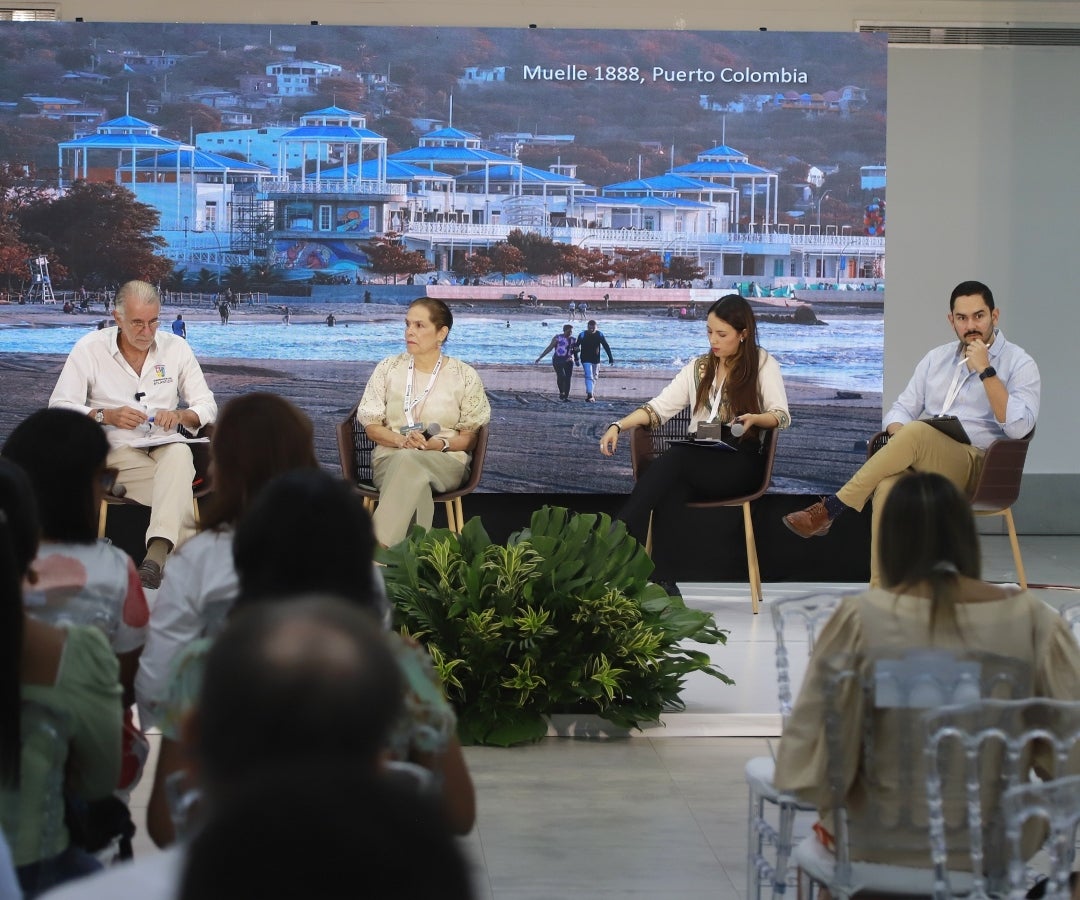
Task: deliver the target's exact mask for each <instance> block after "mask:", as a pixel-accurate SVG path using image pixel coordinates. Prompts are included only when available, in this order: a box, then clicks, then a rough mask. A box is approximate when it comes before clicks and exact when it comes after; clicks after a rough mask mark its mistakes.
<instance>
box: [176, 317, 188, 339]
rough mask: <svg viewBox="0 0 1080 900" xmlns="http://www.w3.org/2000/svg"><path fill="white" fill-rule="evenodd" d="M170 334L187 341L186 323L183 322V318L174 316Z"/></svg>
mask: <svg viewBox="0 0 1080 900" xmlns="http://www.w3.org/2000/svg"><path fill="white" fill-rule="evenodd" d="M172 333H173V334H175V335H176V336H177V337H181V338H183V339H184V340H187V323H186V322H185V321H184V317H183V316H182V315H181V314H180V313H177V314H176V318H175V319H173V323H172Z"/></svg>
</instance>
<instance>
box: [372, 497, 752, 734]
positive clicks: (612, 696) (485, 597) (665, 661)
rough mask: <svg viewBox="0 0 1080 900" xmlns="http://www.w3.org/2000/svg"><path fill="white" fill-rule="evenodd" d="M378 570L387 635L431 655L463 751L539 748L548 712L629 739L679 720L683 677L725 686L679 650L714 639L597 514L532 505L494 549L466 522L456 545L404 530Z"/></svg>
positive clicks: (703, 619) (689, 652)
mask: <svg viewBox="0 0 1080 900" xmlns="http://www.w3.org/2000/svg"><path fill="white" fill-rule="evenodd" d="M379 559H380V561H381V562H384V563H385V564H386V568H385V569H384V570H383V574H384V577H385V580H386V587H387V592H388V593H389V596H390V599H391V601H392V602H393V604H394V608H395V622H396V625H397V626H398V627H399V628H400V630H401V631H402V633H403V634H406V635H409V636H411V637H413V638H415V639H416V640H418V641H420V642H422V643H424V644H426V645H427V647H428V649H429V651H430V652H431V656H432V659H433V660H434V663H435V667H436V669H437V670H438V672H439V675H440V676H441V677H442V680H443V684H444V685H445V688H446V692H447V695H448V696H449V698H450V699H451V701H452V702H453V703H454V706H455V708H456V709H457V713H458V723H459V733H460V736H461V740H462V742H463V743H484V744H496V745H501V746H509V745H511V744H516V743H521V742H524V741H532V740H538V739H539V738H541V737H543V736H544V734H545V733H546V731H547V719H546V718H545V717H546V716H548V715H551V714H554V713H579V714H580V713H592V714H596V715H599V716H601V717H603V718H604V719H607V720H609V721H610V722H612V723H614V724H615V725H618V726H623V727H627V728H633V727H637V726H638V725H639V723H641V722H655V721H658V720H659V718H660V714H661V713H662V712H663V711H664V710H671V709H681V708H682V707H683V702H682V700H681V699H680V697H679V693H680V691H681V689H682V686H683V682H684V679H685V677H686V676H687V674H689V673H690V672H698V671H700V672H705V673H707V674H709V675H712V676H713V677H715V678H718V679H720V680H721V681H723V682H725V683H727V684H731V683H733V682H732V680H731V679H730V678H728V676H726V675H725V674H723V672H721V671H720V670H719V669H717V668H716V667H715V666H713V665H712V663H711V662H710V660H709V656H708V654H706V653H704V652H702V651H699V650H693V649H688V648H687V647H684V646H680V642H681V641H683V640H686V639H690V640H693V641H696V642H698V643H702V644H715V643H725V642H726V640H727V631H726V630H724V629H720V628H717V626H716V624H715V622H714V621H713V618H712V615H711V614H710V613H706V612H702V611H700V610H695V609H690V608H688V607H687V606H686V605H685V604H684V603H683V601H682V599H681V598H678V597H669V596H668V595H667V593H666V592H665V591H664V590H663V588H661V587H659V586H658V585H655V584H652V583H651V582H649V580H648V577H649V574H650V573H651V572H652V569H653V564H652V561H651V560H650V559H649V557H648V555H647V554H646V553H645V551H644V549H643V548H642V547H641V545H640V544H638V542H637V541H636V540H634V539H633V538H632V537H631V536H630V535H629V534H628V533H627V531H626V526H625V525H624V524H623V523H622V522H615V523H613V522H612V520H611V519H610V517H608V516H606V515H600V516H596V515H584V514H574V513H571V512H569V511H568V510H566V509H562V508H558V507H544V508H543V509H540V510H538V511H537V512H535V513H534V514H533V516H532V520H531V522H530V524H529V527H528V528H526V529H524V530H523V531H520V532H517V533H515V534H513V535H511V537H510V539H509V540H508V541H507V543H506V546H500V545H497V544H493V543H492V542H491V540H490V538H489V537H488V535H487V532H486V531H485V530H484V527H483V525H482V524H481V522H480V520H479V519H478V518H473V519H470V520H469V521H468V522H467V523H466V524H465V527H464V528H463V529H462V533H461V535H460V536H459V535H455V534H453V533H452V532H450V531H448V530H445V529H432V530H425V529H423V528H419V527H414V528H413V529H412V531H411V532H410V534H409V536H408V537H407V538H406V539H405V540H404V541H402V542H401V543H400V544H398V545H396V546H394V547H391V548H389V549H386V550H383V551H380V555H379Z"/></svg>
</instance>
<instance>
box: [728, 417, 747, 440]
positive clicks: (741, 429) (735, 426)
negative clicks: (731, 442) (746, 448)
mask: <svg viewBox="0 0 1080 900" xmlns="http://www.w3.org/2000/svg"><path fill="white" fill-rule="evenodd" d="M744 434H746V426H745V425H743V423H742V422H738V421H734V422H732V423H731V436H732V437H737V438H738V437H742V436H743V435H744Z"/></svg>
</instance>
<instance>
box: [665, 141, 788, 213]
mask: <svg viewBox="0 0 1080 900" xmlns="http://www.w3.org/2000/svg"><path fill="white" fill-rule="evenodd" d="M671 174H673V175H684V176H686V177H688V178H693V179H696V180H698V181H704V182H708V183H710V184H717V185H720V184H723V185H727V186H729V187H732V188H737V189H738V191H739V193H738V194H737V195H736V206H735V210H736V211H735V218H736V221H738V220H739V218H740V213H739V206H740V203H741V198H742V195H743V194H749V202H750V210H749V217H750V222H752V223H753V222H758V221H759V218H758V216H759V213H758V207H759V205H760V204H759V202H758V190H759V188H761V187H763V188H764V189H765V200H764V204H763V205H764V209H763V210H762V211H761V214H760V215H761V218H760V221H761V222H762V223H763V224H766V225H769V224H773V223H775V222H776V219H777V215H778V209H779V203H780V191H779V189H778V188H779V181H780V178H779V176H778V175H777V173H776V172H774V171H772V170H771V169H764V168H762V167H761V166H755V165H754V164H753V163H751V162H750V158H749V157H748V156H747V155H746V154H745V153H742V152H741V151H739V150H736V149H735V148H734V147H729V146H728V145H727V144H719V145H718V146H716V147H713V148H712V149H711V150H705V151H703V152H701V153H699V154H698V156H697V159H696V160H695V161H694V162H691V163H686V164H684V165H681V166H675V168H673V169H672V170H671Z"/></svg>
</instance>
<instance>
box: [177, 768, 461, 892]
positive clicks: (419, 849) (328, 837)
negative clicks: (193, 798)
mask: <svg viewBox="0 0 1080 900" xmlns="http://www.w3.org/2000/svg"><path fill="white" fill-rule="evenodd" d="M270 847H287V848H288V852H287V853H285V854H284V855H282V856H279V857H275V861H274V864H273V865H267V848H270ZM471 896H472V892H471V890H470V888H469V877H468V870H467V869H466V865H465V860H464V857H463V856H462V853H461V850H460V849H459V848H458V847H457V845H456V843H455V841H454V839H453V838H452V837H451V835H450V834H449V833H448V832H447V830H446V828H445V827H444V825H443V823H442V822H441V821H440V820H439V813H438V810H437V809H436V808H435V807H434V806H433V805H432V804H431V802H430V800H429V799H428V798H426V797H423V796H421V795H418V794H417V792H416V790H415V786H414V787H412V788H410V787H409V786H408V785H403V784H401V783H399V782H395V781H393V780H390V779H387V778H378V777H373V776H372V775H371V773H369V772H365V771H364V770H362V769H358V768H357V767H356V766H355V765H342V764H341V763H338V764H337V765H327V764H320V765H319V766H318V768H314V769H312V768H310V767H308V766H302V765H293V766H290V767H288V768H284V769H279V770H270V771H261V772H260V773H259V775H258V776H257V777H254V778H250V779H247V780H246V781H245V782H244V783H243V786H242V787H241V788H240V789H238V790H237V791H235V792H234V794H233V796H232V797H230V798H229V801H228V802H227V803H222V804H221V805H220V806H219V807H218V808H217V809H216V810H215V813H214V815H212V816H211V817H210V819H209V821H208V822H207V823H206V826H205V827H204V828H203V829H202V830H200V832H199V834H198V835H197V836H196V837H195V838H194V840H193V841H192V843H191V847H190V849H189V851H188V854H187V864H186V866H185V870H184V875H183V886H182V888H181V891H180V900H236V898H238V897H258V898H260V900H294V898H297V897H318V898H320V900H357V898H365V897H369V898H386V897H394V898H399V900H427V898H431V897H438V898H440V900H468V898H470V897H471Z"/></svg>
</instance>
